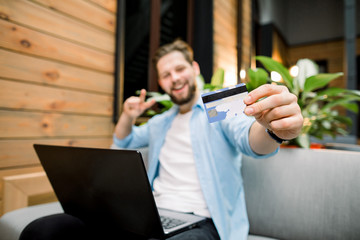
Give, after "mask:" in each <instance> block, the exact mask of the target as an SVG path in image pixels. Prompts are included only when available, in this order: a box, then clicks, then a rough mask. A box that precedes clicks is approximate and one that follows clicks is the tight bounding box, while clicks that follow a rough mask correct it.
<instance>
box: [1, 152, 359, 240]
mask: <svg viewBox="0 0 360 240" xmlns="http://www.w3.org/2000/svg"><path fill="white" fill-rule="evenodd" d="M241 171H242V174H243V177H244V187H245V196H246V205H247V211H248V216H249V221H250V236H249V238H248V240H260V239H291V240H297V239H298V240H304V239H316V240H321V239H324V240H325V239H326V240H332V239H346V240H350V239H360V184H359V183H360V153H359V152H351V151H338V150H309V149H281V150H280V152H279V153H278V154H277V155H276V156H274V157H271V158H269V159H262V160H258V159H257V160H255V159H250V158H248V157H244V161H243V166H242V169H241ZM61 211H62V209H61V206H60V205H59V203H57V202H56V203H50V204H42V205H37V206H32V207H27V208H24V209H19V210H15V211H12V212H9V213H7V214H5V215H4V216H2V217H1V218H0V240H5V239H6V240H12V239H18V236H19V234H20V232H21V230H22V229H23V228H24V227H25V226H26V225H27V223H29V222H30V221H31V220H33V219H36V218H38V217H40V216H44V215H48V214H52V213H57V212H61Z"/></svg>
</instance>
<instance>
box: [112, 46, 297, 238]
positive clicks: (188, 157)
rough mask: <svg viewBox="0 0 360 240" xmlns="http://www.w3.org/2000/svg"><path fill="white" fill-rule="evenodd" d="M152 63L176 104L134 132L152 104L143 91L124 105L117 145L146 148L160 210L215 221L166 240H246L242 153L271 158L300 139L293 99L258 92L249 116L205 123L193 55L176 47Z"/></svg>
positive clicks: (280, 92)
mask: <svg viewBox="0 0 360 240" xmlns="http://www.w3.org/2000/svg"><path fill="white" fill-rule="evenodd" d="M154 64H155V67H156V70H157V74H158V82H159V85H160V87H161V88H162V89H163V90H164V91H165V92H166V93H167V94H168V95H169V96H170V97H171V99H172V101H173V102H174V103H175V104H176V105H175V106H174V107H173V108H171V109H170V110H169V111H167V112H165V113H163V114H161V115H157V116H155V117H153V118H152V119H150V120H149V121H148V123H147V124H145V125H142V126H141V127H136V126H134V125H133V124H134V122H135V120H136V118H137V117H139V116H140V115H141V114H142V113H143V112H144V111H145V110H146V109H148V108H149V107H151V106H152V105H153V104H154V103H155V102H154V101H149V102H146V101H145V95H146V91H145V90H144V89H143V90H141V93H140V96H139V97H130V98H129V99H127V100H126V101H125V102H124V106H123V112H122V114H121V116H120V119H119V121H118V123H117V125H116V128H115V134H114V144H115V145H116V146H118V147H121V148H139V147H145V146H147V147H149V168H148V176H149V180H150V183H151V185H152V187H153V190H154V196H155V200H156V203H157V205H158V207H162V208H168V209H172V210H177V211H183V212H192V213H194V214H197V215H201V216H206V217H208V218H209V219H212V221H208V223H207V224H206V225H205V226H204V227H200V228H195V229H193V230H189V231H187V232H184V233H182V234H180V235H177V236H175V237H173V238H171V239H219V238H221V239H226V240H228V239H246V238H247V234H248V229H249V224H248V219H247V214H246V207H245V200H244V190H243V186H242V178H241V175H240V166H241V154H247V155H250V156H252V157H256V158H263V157H268V156H271V155H272V154H275V153H276V152H277V149H278V147H279V143H280V142H281V141H280V140H281V139H287V140H289V139H293V138H295V137H296V136H298V134H299V133H300V130H301V127H302V123H303V118H302V115H301V110H300V107H299V106H298V104H297V98H296V96H295V95H293V94H291V93H289V91H288V89H287V88H286V87H283V86H277V85H263V86H261V87H259V88H257V89H255V90H254V91H252V92H250V93H249V94H248V96H247V97H246V98H245V99H244V103H245V104H246V105H247V107H246V108H245V111H244V112H245V114H246V115H248V116H250V117H246V116H239V117H235V118H231V119H229V120H223V121H219V122H216V123H211V124H210V123H208V120H207V117H206V113H205V109H204V107H203V104H202V101H201V98H200V91H199V89H198V88H197V85H196V76H197V75H198V74H199V73H200V69H199V65H198V64H197V63H196V62H195V61H194V60H193V52H192V49H191V48H190V47H189V46H188V45H187V44H186V43H185V42H183V41H181V40H176V41H174V42H173V43H170V44H167V45H165V46H163V47H161V48H160V49H159V50H158V51H157V53H156V55H155V58H154ZM265 97H266V98H265ZM260 99H261V100H260ZM259 100H260V101H259Z"/></svg>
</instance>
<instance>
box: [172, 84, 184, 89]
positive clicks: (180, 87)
mask: <svg viewBox="0 0 360 240" xmlns="http://www.w3.org/2000/svg"><path fill="white" fill-rule="evenodd" d="M183 87H184V85H181V86H177V87H174V90H179V89H182V88H183Z"/></svg>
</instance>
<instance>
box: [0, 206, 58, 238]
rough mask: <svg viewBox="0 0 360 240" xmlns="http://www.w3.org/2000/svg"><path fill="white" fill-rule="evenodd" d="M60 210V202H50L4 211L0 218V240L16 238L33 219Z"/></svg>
mask: <svg viewBox="0 0 360 240" xmlns="http://www.w3.org/2000/svg"><path fill="white" fill-rule="evenodd" d="M61 212H63V209H62V207H61V205H60V203H59V202H52V203H45V204H40V205H35V206H31V207H25V208H21V209H17V210H14V211H11V212H8V213H5V214H4V215H3V216H2V217H1V218H0V233H1V234H0V240H18V239H19V236H20V234H21V232H22V230H23V229H24V228H25V227H26V226H27V225H28V224H29V223H30V222H32V221H33V220H35V219H38V218H40V217H43V216H47V215H52V214H56V213H61Z"/></svg>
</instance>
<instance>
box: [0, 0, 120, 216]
mask: <svg viewBox="0 0 360 240" xmlns="http://www.w3.org/2000/svg"><path fill="white" fill-rule="evenodd" d="M115 12H116V0H75V1H73V0H61V1H57V0H0V179H1V178H3V177H4V176H11V175H17V174H20V173H29V172H35V171H39V170H41V167H40V164H39V161H38V159H37V157H36V155H35V152H34V150H33V147H32V144H34V143H45V144H60V145H73V146H92V147H109V146H110V144H111V138H112V132H113V124H112V111H113V109H112V104H113V82H114V76H113V73H114V52H115V23H116V14H115ZM2 199H4V196H3V183H2V182H0V209H2V208H1V206H2V205H1V204H2V202H1V201H2ZM1 213H2V212H1V210H0V215H1Z"/></svg>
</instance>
